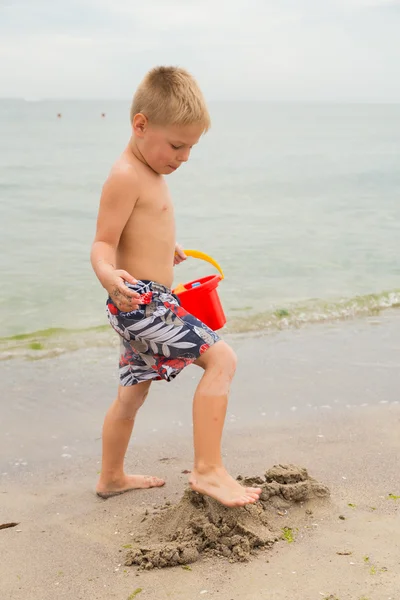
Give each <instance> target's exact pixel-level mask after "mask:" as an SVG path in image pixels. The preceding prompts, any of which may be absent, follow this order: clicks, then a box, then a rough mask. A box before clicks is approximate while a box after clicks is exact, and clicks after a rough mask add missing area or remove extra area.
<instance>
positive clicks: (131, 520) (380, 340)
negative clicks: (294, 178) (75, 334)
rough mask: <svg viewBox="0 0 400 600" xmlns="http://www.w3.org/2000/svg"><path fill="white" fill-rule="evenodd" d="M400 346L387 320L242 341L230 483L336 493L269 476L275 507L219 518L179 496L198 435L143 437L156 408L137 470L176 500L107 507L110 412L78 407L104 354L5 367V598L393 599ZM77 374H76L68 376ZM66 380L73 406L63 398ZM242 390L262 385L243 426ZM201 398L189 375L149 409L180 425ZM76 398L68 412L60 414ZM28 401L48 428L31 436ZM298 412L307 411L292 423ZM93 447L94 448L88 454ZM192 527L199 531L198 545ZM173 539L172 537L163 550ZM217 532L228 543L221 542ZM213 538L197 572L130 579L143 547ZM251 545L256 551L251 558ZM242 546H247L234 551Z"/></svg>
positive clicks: (168, 431) (34, 422) (399, 578)
mask: <svg viewBox="0 0 400 600" xmlns="http://www.w3.org/2000/svg"><path fill="white" fill-rule="evenodd" d="M399 333H400V320H399V319H398V318H397V316H396V315H395V314H394V315H391V316H388V317H386V318H381V319H379V321H378V320H373V321H372V320H365V321H362V322H361V321H360V322H357V323H354V324H344V325H340V326H337V327H335V328H332V327H331V328H329V327H328V328H322V327H321V328H310V329H308V330H304V331H302V332H288V333H287V334H284V337H283V338H282V337H280V338H279V336H274V337H272V336H269V337H266V338H257V339H253V340H252V341H251V342H250V341H249V340H245V339H240V338H239V339H237V340H234V345H235V346H236V349H237V350H238V353H239V357H240V355H242V358H244V362H246V357H247V362H246V373H240V370H239V373H238V379H237V381H236V386H235V390H234V400H233V409H234V410H235V413H234V415H235V419H232V418H231V416H232V413H231V412H230V413H228V422H227V428H226V435H225V439H224V454H225V456H226V459H225V460H226V465H227V467H228V468H229V469H230V470H231V472H232V473H233V474H234V475H239V474H241V475H242V476H260V475H261V476H263V475H264V474H265V472H266V471H267V470H268V469H270V468H271V467H272V466H273V465H275V464H276V465H279V464H286V463H294V464H296V465H300V466H301V467H305V468H306V469H307V471H308V473H309V475H310V476H312V477H313V478H315V479H316V480H317V481H318V482H320V483H321V484H323V485H325V486H327V487H328V488H329V490H330V492H331V495H330V497H328V498H323V499H321V498H319V497H317V498H312V499H308V498H307V494H308V493H309V491H310V487H309V486H310V485H311V484H312V483H313V482H312V481H311V482H310V481H309V480H308V479H307V476H306V475H305V474H304V472H302V471H298V473H300V476H299V477H298V478H299V480H298V481H285V480H284V479H281V480H279V477H280V475H279V472H278V473H277V472H276V471H275V474H274V475H273V476H271V473H270V474H269V480H268V481H263V482H262V485H263V486H265V489H266V490H268V489H269V490H270V491H271V489H275V490H276V491H277V490H278V488H279V493H275V494H272V495H271V494H270V493H266V494H265V495H264V496H263V501H262V503H261V504H260V506H259V507H258V508H257V507H252V508H251V509H250V510H246V509H235V510H229V509H219V508H216V507H215V505H214V503H212V502H211V503H210V501H208V500H206V501H203V500H202V499H201V498H197V499H194V501H193V498H192V496H191V494H188V493H186V494H185V490H186V489H187V485H186V481H187V475H185V474H184V473H183V471H186V470H188V469H190V466H191V456H192V450H191V436H190V428H186V430H185V427H180V426H179V425H177V429H176V430H174V429H173V427H172V424H171V427H170V428H168V427H165V428H164V429H163V428H162V426H161V425H160V424H157V426H156V428H158V429H159V431H158V432H151V434H150V432H149V431H148V429H147V426H148V424H149V426H151V425H150V424H152V423H154V422H155V420H156V419H153V420H152V419H151V412H152V410H154V406H153V407H152V406H151V405H150V407H149V408H148V412H147V413H145V414H144V416H143V419H142V421H141V424H142V426H143V430H144V433H143V435H142V437H141V436H140V434H138V436H137V439H136V443H135V444H134V445H133V446H132V448H130V450H129V453H128V457H127V462H128V466H129V467H130V469H132V470H134V471H141V472H144V473H151V474H156V475H161V476H165V477H166V479H167V485H166V487H165V488H161V489H154V490H141V491H137V492H132V493H129V494H125V495H123V496H119V497H116V498H113V499H110V500H107V501H103V500H101V499H98V498H96V496H95V494H94V491H93V488H94V484H95V480H96V472H97V470H98V459H99V442H98V440H96V441H94V438H95V435H96V432H97V431H98V430H99V429H100V426H101V416H102V412H103V408H104V406H103V399H102V398H101V400H99V398H98V397H97V398H96V400H97V402H98V405H97V406H95V404H94V403H93V405H92V404H90V403H89V400H86V399H85V398H83V397H82V400H81V405H80V407H79V402H78V400H79V398H80V394H82V393H83V392H82V390H83V388H82V386H81V387H80V386H79V377H80V373H81V372H82V373H84V374H85V376H86V377H89V381H90V383H91V385H93V383H92V382H93V381H94V380H95V378H96V374H97V378H98V380H99V381H101V380H102V377H104V370H105V369H104V363H103V366H102V364H100V362H101V361H100V358H101V357H103V358H104V356H105V354H101V353H100V354H99V355H98V356H97V359H94V358H93V354H91V358H90V360H88V358H87V356H86V355H85V354H79V353H77V354H76V355H75V356H74V357H69V358H65V357H63V358H60V359H56V360H53V361H39V362H37V363H34V364H32V363H30V364H29V365H28V364H27V363H18V362H16V361H15V362H14V363H13V364H11V362H9V363H7V365H5V363H4V368H3V367H2V369H3V370H2V373H1V375H2V381H3V382H4V381H6V384H7V390H6V391H7V395H6V396H4V397H3V398H2V406H3V403H4V402H5V398H6V399H7V401H8V402H9V403H10V404H11V405H13V406H14V412H13V410H12V409H11V408H10V406H9V405H8V404H7V406H8V410H7V411H5V420H4V423H5V428H4V432H5V434H4V436H2V442H1V445H0V448H1V450H2V453H1V460H2V465H1V467H2V469H4V473H7V475H4V474H3V476H2V480H1V486H0V524H2V523H10V522H17V523H18V525H17V526H15V527H10V528H6V529H0V555H1V558H2V560H1V562H0V598H1V600H3V598H4V599H7V600H8V599H10V600H19V599H24V600H26V599H29V600H50V599H51V600H52V599H67V598H68V600H70V599H71V600H78V599H80V598H82V599H85V600H86V599H93V600H95V599H96V600H97V599H99V600H103V599H104V600H105V599H112V598H118V599H120V600H128V598H130V599H131V600H132V599H133V598H139V600H142V599H143V600H144V599H146V598H148V599H154V600H164V599H180V598H182V599H185V600H191V599H196V598H218V599H220V600H239V599H240V600H250V599H251V600H253V599H254V600H256V599H257V600H258V599H262V600H264V599H265V600H284V599H285V600H286V599H287V600H312V599H321V598H322V599H323V600H324V599H325V598H329V599H330V600H333V599H338V600H361V599H362V600H367V599H368V600H389V599H391V600H399V598H400V512H399V507H400V498H397V496H400V477H399V474H400V458H399V456H400V435H399V432H400V427H399V426H400V404H399V402H398V390H399V374H398V373H399V369H398V368H399V363H400V360H399V358H400V344H399V343H398V339H400V338H399V336H398V334H399ZM249 344H252V345H251V348H252V349H253V351H254V354H253V357H254V360H253V361H251V360H250V358H249ZM101 352H105V351H104V350H102V351H101ZM110 354H112V353H110V352H109V353H108V354H107V360H108V357H109V355H110ZM293 356H295V357H296V358H297V360H296V361H295V362H294V361H293ZM77 360H78V362H79V368H78V367H76V369H75V370H74V368H73V366H74V365H77V364H78V362H76V361H77ZM260 361H261V362H262V363H263V365H264V367H263V369H262V370H260V368H259V367H260ZM268 365H273V370H272V368H271V370H268V368H269V367H268ZM46 369H47V371H48V373H49V376H48V377H47V379H45V378H44V377H43V373H44V372H45V371H46ZM251 369H253V371H252V370H251ZM60 373H62V374H63V376H64V381H63V383H62V385H63V388H64V389H66V390H67V392H66V393H65V392H64V393H60V388H59V387H57V385H56V382H59V381H60ZM13 374H14V375H15V380H13ZM32 374H33V375H34V377H33V378H32ZM247 378H250V381H251V382H252V386H253V388H254V390H255V389H256V386H257V381H259V382H260V387H259V389H258V396H257V397H256V398H255V391H253V392H252V400H250V399H247V400H246V403H247V406H246V407H245V408H246V411H245V412H244V411H243V412H241V407H240V405H239V403H238V402H239V399H240V395H241V394H242V395H244V394H245V393H248V392H247V391H246V389H247V388H246V386H245V383H247V381H248V379H247ZM272 381H275V387H274V385H273V384H272V383H271V382H272ZM29 382H30V388H29V393H28V391H27V390H28V384H29ZM72 382H73V383H72ZM77 384H78V385H77ZM193 384H194V382H193V380H192V374H190V373H189V370H188V374H185V378H182V382H181V383H180V384H178V385H177V386H175V388H174V387H173V386H174V384H172V386H167V387H164V388H163V387H161V385H162V384H160V386H159V387H158V388H157V391H156V392H155V400H154V403H155V405H156V406H157V410H158V411H159V410H160V406H161V404H162V403H164V404H165V403H167V406H168V411H172V415H171V423H172V421H173V419H176V420H178V419H179V414H176V413H175V414H174V413H173V410H175V411H176V410H177V411H178V413H179V409H180V407H181V405H180V404H179V403H180V402H181V400H180V398H181V395H182V394H183V392H185V393H186V394H188V393H189V390H190V389H192V387H193ZM58 385H59V384H58ZM100 385H101V384H99V386H100ZM25 386H26V387H25ZM68 386H70V388H68ZM69 389H70V390H71V394H70V395H69V391H68V390H69ZM73 389H74V390H75V392H73V391H72V390H73ZM32 390H33V391H32ZM95 390H96V388H93V395H94V394H95ZM158 390H160V391H158ZM164 390H166V391H165V392H164ZM84 391H85V392H86V390H84ZM106 391H108V390H106ZM74 393H75V395H74ZM71 397H72V400H73V401H72V402H71V406H69V407H68V406H65V402H66V401H67V399H68V398H71ZM261 397H262V401H261ZM21 398H25V399H26V400H24V401H22V400H21ZM33 398H36V408H37V410H38V411H41V412H40V415H39V416H40V418H39V417H38V418H37V419H33V418H31V419H29V422H25V421H24V418H26V414H27V413H28V408H29V407H30V406H31V405H32V403H33ZM42 398H43V399H44V400H43V404H42V408H41V409H40V402H41V399H42ZM288 398H289V399H288ZM28 399H29V402H28ZM335 399H336V400H339V402H337V403H336V404H335ZM318 400H319V401H318ZM24 402H25V404H24ZM51 402H53V403H61V402H63V403H64V404H63V406H60V407H59V413H62V415H63V419H60V418H59V417H58V420H57V411H56V410H54V422H53V421H52V416H51V415H52V414H53V413H51V411H49V413H46V412H43V406H48V405H50V404H51ZM104 402H105V399H104ZM174 402H175V404H174ZM266 404H269V405H270V408H271V406H272V408H273V410H272V409H271V411H270V413H268V412H267V413H264V416H262V412H263V411H264V410H265V411H268V409H264V405H266ZM307 404H310V405H311V408H310V407H307ZM366 404H368V406H366ZM171 406H172V408H171ZM328 406H330V408H328ZM27 407H28V408H27ZM285 407H286V408H285ZM294 407H296V409H297V410H291V408H294ZM75 410H76V413H79V412H81V415H82V418H81V421H83V423H81V422H79V421H78V420H77V421H76V428H75V431H74V437H73V439H72V440H71V441H70V445H69V447H68V448H67V449H64V447H61V446H60V448H59V451H58V452H55V451H54V448H55V446H54V447H53V446H52V445H51V444H56V443H60V444H61V443H64V441H65V440H66V439H67V438H65V439H64V437H63V436H64V435H66V431H65V430H64V429H63V425H65V423H66V422H67V423H68V425H70V423H69V421H68V418H67V416H68V414H72V415H73V417H75V412H74V411H75ZM181 412H182V413H184V410H183V409H182V411H181ZM249 413H250V414H249ZM276 413H278V416H274V417H273V416H271V415H273V414H276ZM165 414H167V413H165ZM165 414H164V419H165ZM265 414H267V417H266V416H265ZM64 415H65V418H64ZM168 416H170V415H169V414H168ZM181 418H183V417H181ZM71 420H73V419H72V417H71ZM58 421H60V423H59V424H58V425H59V428H58V429H56V423H58ZM61 421H62V422H61ZM98 421H100V422H98ZM138 425H139V424H138ZM29 426H30V429H29ZM19 429H20V430H21V431H23V432H27V435H26V436H24V438H20V439H18V435H17V434H18V431H19ZM54 431H56V433H55V434H54V433H53V432H54ZM178 432H179V434H178ZM84 434H87V435H88V436H89V437H90V439H91V440H93V442H92V443H91V444H87V445H85V443H84V441H82V442H80V440H81V438H83V436H84ZM54 436H56V438H57V439H56V440H54V439H53V437H54ZM17 442H20V443H17ZM41 442H42V444H41ZM21 445H22V446H23V447H22V448H21ZM41 448H42V450H41ZM44 449H46V451H47V452H48V451H49V450H50V449H51V450H52V451H53V454H52V456H51V457H50V459H51V460H46V456H45V452H44ZM135 449H136V451H135ZM61 454H64V455H68V456H69V458H67V457H66V456H64V457H63V458H62V457H61ZM20 459H21V460H20ZM13 461H14V462H13ZM24 462H27V463H28V464H27V465H26V466H24V465H23V464H22V463H24ZM278 471H279V469H278ZM293 472H296V470H294V471H293ZM277 479H278V481H277ZM302 480H303V481H302ZM273 482H275V484H274V483H273ZM307 482H309V483H308V484H307ZM298 484H306V487H307V485H308V492H307V494H304V495H303V496H301V497H300V498H299V501H298V502H293V501H292V500H293V496H291V495H290V494H287V495H286V497H285V493H284V491H283V490H284V489H290V486H291V485H292V486H293V485H294V486H296V485H298ZM271 485H272V488H271ZM274 486H275V487H274ZM282 486H283V488H282ZM285 486H286V487H285ZM287 486H289V487H287ZM316 489H320V488H318V486H317V488H316ZM267 496H268V497H267ZM274 498H275V499H274ZM164 507H166V508H164ZM182 507H183V508H182ZM188 507H189V508H188ZM199 510H200V513H201V514H200V513H199V512H198V511H199ZM188 511H189V512H190V511H192V513H191V514H190V515H189V514H188ZM193 511H194V513H193ZM196 511H197V512H196ZM146 513H147V514H146ZM238 513H242V514H243V515H244V513H246V514H245V515H244V516H243V517H242V516H241V515H239V514H238ZM193 514H195V515H199V514H200V517H199V519H200V520H199V519H198V518H197V517H196V518H195V519H194V520H193ZM183 515H186V517H188V520H187V521H186V522H185V521H184V517H183ZM207 515H208V516H207ZM232 515H233V517H232ZM205 516H207V519H208V524H207V521H205ZM189 517H190V518H189ZM196 519H197V520H196ZM221 519H222V520H221ZM224 519H225V522H222V521H223V520H224ZM249 519H250V520H249ZM196 522H197V525H198V524H199V522H201V523H200V527H198V526H196ZM191 523H192V525H193V524H194V525H195V526H194V527H193V528H192V530H191V533H190V531H189V532H188V527H189V529H190V527H192V525H190V524H191ZM254 524H256V525H257V527H256V528H255V529H254ZM146 525H148V528H146ZM211 526H216V529H217V530H218V531H215V529H213V528H212V527H211ZM219 526H222V531H221V527H219ZM235 527H239V529H241V531H242V534H243V531H244V530H246V532H247V537H246V535H240V533H238V530H235ZM174 530H175V534H177V538H176V539H175V540H173V539H170V540H168V539H166V538H168V536H170V537H171V538H172V537H173V535H174ZM178 530H180V532H179V531H178ZM196 533H197V534H199V536H197V537H196V536H195V535H194V534H196ZM222 534H225V538H226V537H227V538H229V537H231V539H230V540H227V539H223V540H222V542H223V543H222V544H221V537H224V536H223V535H222ZM146 535H147V536H148V537H147V538H146V540H145V543H144V537H145V536H146ZM185 535H186V536H189V539H186V540H185V539H184V538H185ZM213 535H214V540H212V539H211V538H212V537H213ZM235 535H237V536H239V538H243V537H245V538H246V539H247V540H248V543H246V542H244V541H243V540H240V541H239V539H238V538H234V536H235ZM190 536H192V537H190ZM206 538H207V539H208V540H209V542H211V545H210V543H209V544H208V547H207V544H206V546H205V547H204V548H203V550H205V552H203V553H200V556H198V555H196V559H197V560H196V561H195V562H190V561H185V562H186V564H184V565H182V564H180V565H178V566H174V567H169V568H163V569H157V568H153V569H150V570H147V569H141V568H139V567H138V566H135V565H132V566H127V565H125V562H126V561H127V559H128V562H129V559H130V557H132V552H133V553H134V552H135V549H136V550H137V548H143V547H145V546H147V547H148V549H149V550H150V551H151V552H154V544H157V543H158V542H163V543H165V542H167V543H168V542H175V543H178V544H179V543H182V541H183V542H185V541H186V542H187V541H192V542H193V540H195V541H196V540H197V541H196V550H197V552H198V550H199V547H198V545H197V544H198V542H199V540H200V541H201V542H202V543H204V542H205V541H206ZM232 538H234V539H233V542H238V543H236V544H235V543H232ZM249 540H253V541H254V540H258V541H256V543H255V544H254V545H253V550H254V552H255V553H254V554H252V553H251V552H250V550H251V549H252V548H251V542H250V541H249ZM276 540H277V541H276ZM272 542H273V543H272ZM213 543H214V544H215V546H214V547H213ZM200 545H201V544H200ZM235 546H239V548H238V550H235V551H234V550H233V549H234V548H235ZM164 548H165V546H164ZM224 548H227V549H228V550H229V551H230V554H229V552H228V551H227V550H226V549H224ZM224 554H225V556H224ZM232 554H233V556H232ZM192 558H193V557H192ZM237 558H239V559H241V560H246V559H249V560H247V561H246V562H241V561H239V562H238V561H237ZM131 562H132V561H131ZM144 562H145V563H146V562H148V561H144ZM189 562H190V564H188V563H189ZM142 566H145V565H142ZM153 566H154V565H153Z"/></svg>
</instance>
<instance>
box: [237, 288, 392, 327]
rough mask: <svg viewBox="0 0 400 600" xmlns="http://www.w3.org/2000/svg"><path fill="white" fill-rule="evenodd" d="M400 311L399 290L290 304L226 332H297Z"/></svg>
mask: <svg viewBox="0 0 400 600" xmlns="http://www.w3.org/2000/svg"><path fill="white" fill-rule="evenodd" d="M399 307H400V290H392V291H388V292H382V293H380V294H368V295H365V296H356V297H354V298H347V299H341V300H337V301H331V302H327V301H326V300H318V299H317V300H309V301H307V302H306V303H305V304H291V305H287V306H283V307H280V308H276V309H274V310H272V311H268V312H265V313H259V314H253V315H249V316H246V317H244V318H243V316H241V317H235V318H233V319H230V320H229V323H228V325H227V327H226V331H227V332H229V333H246V332H252V331H260V330H261V331H276V330H282V329H290V328H298V327H301V326H303V325H307V324H315V323H327V322H332V321H344V320H347V319H354V318H356V317H362V316H371V315H376V314H379V313H380V312H381V311H382V310H385V309H388V308H399Z"/></svg>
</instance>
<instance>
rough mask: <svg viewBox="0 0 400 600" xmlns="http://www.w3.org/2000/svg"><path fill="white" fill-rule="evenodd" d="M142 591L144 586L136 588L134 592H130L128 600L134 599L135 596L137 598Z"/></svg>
mask: <svg viewBox="0 0 400 600" xmlns="http://www.w3.org/2000/svg"><path fill="white" fill-rule="evenodd" d="M140 592H143V589H142V588H136V590H135V591H134V592H132V594H130V595H129V596H128V600H133V599H134V598H136V596H138V595H139V594H140Z"/></svg>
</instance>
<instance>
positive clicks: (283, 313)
mask: <svg viewBox="0 0 400 600" xmlns="http://www.w3.org/2000/svg"><path fill="white" fill-rule="evenodd" d="M274 315H275V316H276V317H278V318H279V319H282V318H283V317H288V316H289V315H290V312H289V311H288V310H286V308H278V310H276V311H275V312H274Z"/></svg>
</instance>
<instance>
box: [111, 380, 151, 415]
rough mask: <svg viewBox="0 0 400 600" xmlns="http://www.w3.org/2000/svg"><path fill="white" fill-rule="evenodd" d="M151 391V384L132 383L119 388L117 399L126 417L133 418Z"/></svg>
mask: <svg viewBox="0 0 400 600" xmlns="http://www.w3.org/2000/svg"><path fill="white" fill-rule="evenodd" d="M148 393H149V386H143V387H142V386H141V384H139V385H132V386H122V385H120V386H119V388H118V396H117V401H118V404H119V406H120V410H121V413H123V414H124V415H125V416H126V418H133V417H134V416H135V414H136V412H137V411H138V410H139V408H140V407H141V406H142V404H143V403H144V401H145V400H146V398H147V395H148Z"/></svg>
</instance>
